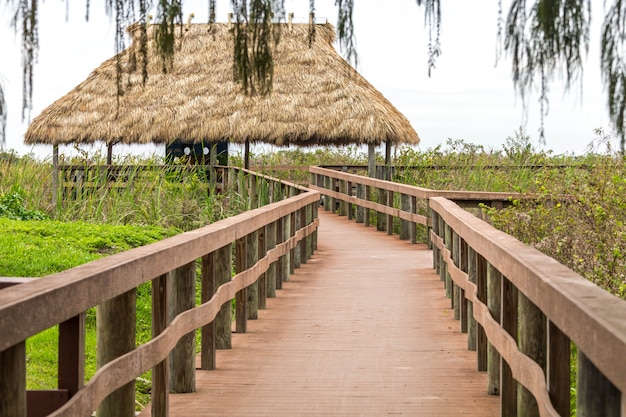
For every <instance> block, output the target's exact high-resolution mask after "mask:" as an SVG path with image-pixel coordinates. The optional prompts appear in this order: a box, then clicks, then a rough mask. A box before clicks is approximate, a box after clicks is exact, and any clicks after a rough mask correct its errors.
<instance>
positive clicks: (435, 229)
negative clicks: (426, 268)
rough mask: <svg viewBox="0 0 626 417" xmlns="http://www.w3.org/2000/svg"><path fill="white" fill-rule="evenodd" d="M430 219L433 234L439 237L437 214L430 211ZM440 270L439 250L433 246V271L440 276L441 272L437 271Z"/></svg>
mask: <svg viewBox="0 0 626 417" xmlns="http://www.w3.org/2000/svg"><path fill="white" fill-rule="evenodd" d="M430 219H431V221H432V223H433V233H434V234H436V235H437V236H439V237H441V234H440V232H439V214H437V212H435V211H431V212H430ZM428 240H430V236H429V237H428ZM440 268H441V253H440V252H439V248H437V247H435V246H433V269H434V270H435V272H436V273H437V274H440V273H441V271H440V270H439V269H440Z"/></svg>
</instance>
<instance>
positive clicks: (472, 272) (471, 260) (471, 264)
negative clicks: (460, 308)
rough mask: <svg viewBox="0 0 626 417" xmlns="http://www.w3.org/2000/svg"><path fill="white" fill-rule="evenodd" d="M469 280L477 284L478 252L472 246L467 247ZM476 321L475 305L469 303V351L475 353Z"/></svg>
mask: <svg viewBox="0 0 626 417" xmlns="http://www.w3.org/2000/svg"><path fill="white" fill-rule="evenodd" d="M466 246H467V278H468V280H469V282H471V283H473V284H476V278H477V277H476V275H477V269H478V268H477V267H478V265H477V262H476V252H474V249H472V247H471V246H469V245H467V244H466ZM476 333H477V329H476V320H475V319H474V303H472V302H471V301H469V300H468V301H467V349H468V350H471V351H475V350H476V349H477V340H476Z"/></svg>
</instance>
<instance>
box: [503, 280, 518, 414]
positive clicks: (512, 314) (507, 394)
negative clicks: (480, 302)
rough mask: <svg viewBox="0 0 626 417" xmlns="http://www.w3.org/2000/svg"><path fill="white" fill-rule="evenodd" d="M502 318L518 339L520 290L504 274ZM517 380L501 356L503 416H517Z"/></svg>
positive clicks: (509, 332) (515, 338)
mask: <svg viewBox="0 0 626 417" xmlns="http://www.w3.org/2000/svg"><path fill="white" fill-rule="evenodd" d="M501 291H502V295H501V296H500V300H501V308H500V312H501V314H502V315H501V320H500V324H501V326H502V328H503V329H504V330H505V331H506V332H507V333H508V334H509V335H510V336H511V337H512V338H513V340H515V341H517V340H518V324H517V319H518V310H517V308H518V291H517V288H515V286H514V285H513V284H512V283H511V281H509V280H508V279H507V278H506V277H504V276H502V285H501ZM517 385H518V384H517V381H516V380H515V379H514V378H513V373H512V372H511V367H510V366H509V364H508V363H507V362H506V361H505V360H504V359H502V357H500V403H501V406H502V415H503V416H515V415H516V413H517Z"/></svg>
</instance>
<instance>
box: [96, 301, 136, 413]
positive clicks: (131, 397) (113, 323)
mask: <svg viewBox="0 0 626 417" xmlns="http://www.w3.org/2000/svg"><path fill="white" fill-rule="evenodd" d="M135 298H136V295H135V289H132V290H130V291H127V292H125V293H124V294H121V295H118V296H117V297H115V298H112V299H110V300H108V301H105V302H104V303H102V304H100V305H99V306H98V307H97V308H96V329H97V332H98V337H97V355H96V362H97V365H98V368H101V367H102V366H104V365H106V364H107V363H108V362H110V361H112V360H114V359H116V358H118V357H119V356H122V355H123V354H125V353H128V352H130V351H131V350H133V349H134V348H135V326H136V324H135V321H136V304H135ZM97 414H98V416H99V417H108V416H111V417H118V416H119V417H123V416H128V417H134V415H135V381H132V382H129V383H128V384H126V385H124V386H123V387H121V388H119V389H118V390H116V391H114V392H113V393H111V395H109V396H108V397H106V398H105V399H104V401H102V402H101V403H100V405H99V406H98V413H97Z"/></svg>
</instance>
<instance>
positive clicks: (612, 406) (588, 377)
mask: <svg viewBox="0 0 626 417" xmlns="http://www.w3.org/2000/svg"><path fill="white" fill-rule="evenodd" d="M616 360H623V358H621V357H620V358H616ZM622 395H626V394H621V393H620V391H619V390H618V389H617V388H616V387H615V385H613V384H612V383H611V381H609V380H608V379H607V378H606V377H605V376H604V375H603V374H602V372H601V371H600V370H599V369H598V368H596V366H595V365H594V364H593V362H591V361H590V360H589V358H587V356H585V353H584V352H583V351H581V350H580V349H578V372H577V378H576V415H577V416H580V417H591V416H603V417H623V415H622V414H621V411H620V407H621V405H622V401H625V400H622V398H621V397H622Z"/></svg>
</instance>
